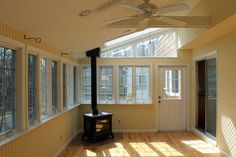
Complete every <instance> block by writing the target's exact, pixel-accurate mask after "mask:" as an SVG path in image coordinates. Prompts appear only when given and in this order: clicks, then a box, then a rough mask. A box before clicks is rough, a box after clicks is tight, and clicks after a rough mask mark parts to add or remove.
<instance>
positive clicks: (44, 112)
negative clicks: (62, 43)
mask: <svg viewBox="0 0 236 157" xmlns="http://www.w3.org/2000/svg"><path fill="white" fill-rule="evenodd" d="M40 72H41V79H40V87H41V91H40V95H41V118H42V119H45V118H47V117H48V116H49V114H48V106H49V101H48V98H49V97H48V95H49V92H48V85H49V81H48V61H47V59H46V58H41V60H40Z"/></svg>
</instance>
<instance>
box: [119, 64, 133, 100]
mask: <svg viewBox="0 0 236 157" xmlns="http://www.w3.org/2000/svg"><path fill="white" fill-rule="evenodd" d="M132 77H133V67H131V66H130V67H129V66H121V67H120V68H119V102H120V103H122V104H123V103H124V104H126V103H133V102H134V99H133V95H134V94H133V78H132Z"/></svg>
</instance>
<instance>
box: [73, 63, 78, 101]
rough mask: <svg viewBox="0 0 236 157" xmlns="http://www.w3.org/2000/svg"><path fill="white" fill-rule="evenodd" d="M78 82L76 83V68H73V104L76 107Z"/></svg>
mask: <svg viewBox="0 0 236 157" xmlns="http://www.w3.org/2000/svg"><path fill="white" fill-rule="evenodd" d="M76 87H77V81H76V66H74V67H73V102H74V105H75V104H76V103H77V99H76V98H77V96H76V95H77V93H76Z"/></svg>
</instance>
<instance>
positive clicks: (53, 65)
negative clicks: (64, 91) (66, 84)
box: [51, 61, 58, 114]
mask: <svg viewBox="0 0 236 157" xmlns="http://www.w3.org/2000/svg"><path fill="white" fill-rule="evenodd" d="M51 69H52V71H51V72H52V112H53V113H54V114H55V113H57V112H58V80H57V61H52V62H51Z"/></svg>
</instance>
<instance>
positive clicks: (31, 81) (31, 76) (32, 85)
mask: <svg viewBox="0 0 236 157" xmlns="http://www.w3.org/2000/svg"><path fill="white" fill-rule="evenodd" d="M28 120H29V124H30V125H32V124H33V123H34V122H35V121H36V120H37V104H36V56H35V55H32V54H29V55H28Z"/></svg>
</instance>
